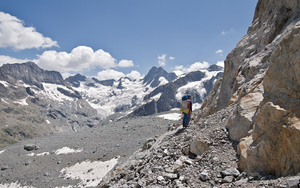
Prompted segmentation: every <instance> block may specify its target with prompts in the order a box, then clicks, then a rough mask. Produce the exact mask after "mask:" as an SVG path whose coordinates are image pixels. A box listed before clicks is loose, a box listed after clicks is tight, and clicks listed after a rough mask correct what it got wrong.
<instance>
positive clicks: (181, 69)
mask: <svg viewBox="0 0 300 188" xmlns="http://www.w3.org/2000/svg"><path fill="white" fill-rule="evenodd" d="M209 66H210V65H209V63H208V62H205V61H204V62H203V63H201V62H196V63H194V64H192V65H190V66H188V67H183V66H182V65H180V66H175V68H174V69H175V71H174V73H175V74H176V75H181V74H184V73H187V72H192V71H197V70H201V69H206V68H208V67H209Z"/></svg>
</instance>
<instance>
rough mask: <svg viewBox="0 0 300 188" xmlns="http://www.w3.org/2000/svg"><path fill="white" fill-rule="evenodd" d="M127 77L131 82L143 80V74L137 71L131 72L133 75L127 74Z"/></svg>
mask: <svg viewBox="0 0 300 188" xmlns="http://www.w3.org/2000/svg"><path fill="white" fill-rule="evenodd" d="M126 76H127V77H128V78H130V79H131V80H138V79H140V78H141V74H140V73H139V72H138V71H136V70H133V71H131V73H129V74H127V75H126Z"/></svg>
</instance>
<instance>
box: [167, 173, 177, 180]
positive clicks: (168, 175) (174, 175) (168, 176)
mask: <svg viewBox="0 0 300 188" xmlns="http://www.w3.org/2000/svg"><path fill="white" fill-rule="evenodd" d="M164 177H165V178H166V179H171V180H173V179H177V178H178V175H177V174H173V173H166V174H164Z"/></svg>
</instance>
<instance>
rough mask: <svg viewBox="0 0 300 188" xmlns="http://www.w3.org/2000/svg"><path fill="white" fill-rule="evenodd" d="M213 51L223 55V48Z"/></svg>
mask: <svg viewBox="0 0 300 188" xmlns="http://www.w3.org/2000/svg"><path fill="white" fill-rule="evenodd" d="M215 53H216V54H220V55H221V56H222V55H223V50H217V51H216V52H215Z"/></svg>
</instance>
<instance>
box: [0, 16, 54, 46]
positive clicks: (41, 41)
mask: <svg viewBox="0 0 300 188" xmlns="http://www.w3.org/2000/svg"><path fill="white" fill-rule="evenodd" d="M54 46H56V47H58V44H57V42H56V41H53V40H52V39H51V38H49V37H44V36H43V35H42V34H41V33H38V32H37V31H36V30H35V28H34V27H25V26H24V23H23V21H21V20H19V19H18V18H17V17H15V16H11V15H10V14H7V13H4V12H0V47H1V48H6V47H10V48H13V49H14V50H24V49H31V48H37V49H38V48H50V47H54Z"/></svg>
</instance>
